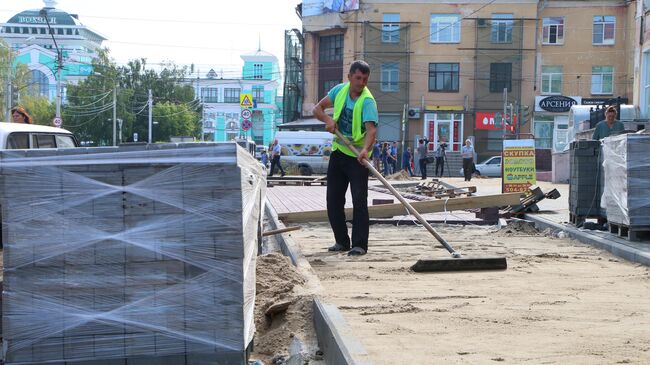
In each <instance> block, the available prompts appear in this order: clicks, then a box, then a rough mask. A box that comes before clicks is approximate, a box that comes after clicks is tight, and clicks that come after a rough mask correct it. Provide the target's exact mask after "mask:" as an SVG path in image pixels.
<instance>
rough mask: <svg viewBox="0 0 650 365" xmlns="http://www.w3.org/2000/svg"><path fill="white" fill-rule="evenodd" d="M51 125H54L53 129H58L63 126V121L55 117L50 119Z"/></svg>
mask: <svg viewBox="0 0 650 365" xmlns="http://www.w3.org/2000/svg"><path fill="white" fill-rule="evenodd" d="M52 124H54V126H55V127H59V128H60V127H61V125H62V124H63V120H62V119H61V118H59V117H55V118H54V119H52Z"/></svg>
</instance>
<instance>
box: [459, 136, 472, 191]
mask: <svg viewBox="0 0 650 365" xmlns="http://www.w3.org/2000/svg"><path fill="white" fill-rule="evenodd" d="M461 156H462V157H463V175H465V181H471V180H472V174H473V173H474V147H472V141H470V140H469V138H468V139H466V140H465V145H464V146H463V149H462V150H461Z"/></svg>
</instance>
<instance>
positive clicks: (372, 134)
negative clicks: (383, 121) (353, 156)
mask: <svg viewBox="0 0 650 365" xmlns="http://www.w3.org/2000/svg"><path fill="white" fill-rule="evenodd" d="M364 125H365V126H366V137H365V139H364V140H363V149H362V150H361V151H359V156H358V157H357V160H359V162H362V161H363V160H364V159H367V158H368V151H370V150H371V149H372V145H374V144H375V138H376V137H377V127H375V123H374V122H366V123H364Z"/></svg>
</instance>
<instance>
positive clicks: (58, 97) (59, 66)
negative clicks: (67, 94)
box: [39, 8, 63, 120]
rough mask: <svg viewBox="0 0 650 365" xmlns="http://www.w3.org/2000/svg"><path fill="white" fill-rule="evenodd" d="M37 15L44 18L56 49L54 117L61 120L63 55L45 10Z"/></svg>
mask: <svg viewBox="0 0 650 365" xmlns="http://www.w3.org/2000/svg"><path fill="white" fill-rule="evenodd" d="M39 15H40V16H42V17H43V18H45V23H46V24H47V30H48V32H50V36H51V37H52V41H53V42H54V47H55V48H56V117H57V118H59V120H60V118H61V69H62V68H63V54H62V53H61V49H59V45H58V44H57V43H56V38H54V32H52V27H50V20H49V19H48V17H47V10H45V8H43V9H41V11H40V12H39Z"/></svg>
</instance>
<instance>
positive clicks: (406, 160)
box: [402, 147, 413, 177]
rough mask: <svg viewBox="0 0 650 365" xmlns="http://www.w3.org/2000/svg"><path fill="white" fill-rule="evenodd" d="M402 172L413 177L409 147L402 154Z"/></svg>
mask: <svg viewBox="0 0 650 365" xmlns="http://www.w3.org/2000/svg"><path fill="white" fill-rule="evenodd" d="M402 170H406V172H408V174H409V176H411V177H412V176H413V169H412V168H411V147H407V148H406V150H404V153H403V154H402Z"/></svg>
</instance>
